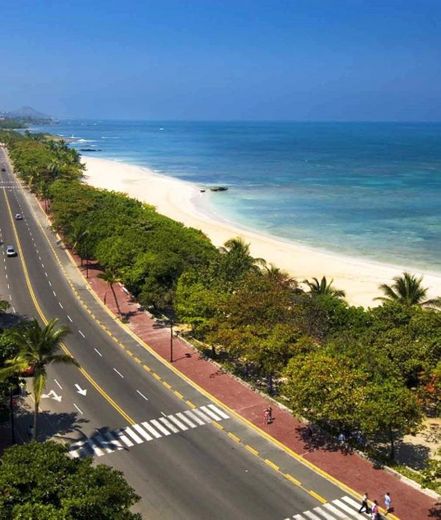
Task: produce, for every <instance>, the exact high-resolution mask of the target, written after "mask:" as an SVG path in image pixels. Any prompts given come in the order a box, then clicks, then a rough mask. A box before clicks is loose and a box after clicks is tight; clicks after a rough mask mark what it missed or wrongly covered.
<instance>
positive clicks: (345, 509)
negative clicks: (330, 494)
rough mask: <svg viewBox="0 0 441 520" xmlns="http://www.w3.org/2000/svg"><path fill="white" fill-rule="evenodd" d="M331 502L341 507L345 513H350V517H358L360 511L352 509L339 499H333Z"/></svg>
mask: <svg viewBox="0 0 441 520" xmlns="http://www.w3.org/2000/svg"><path fill="white" fill-rule="evenodd" d="M332 503H333V504H335V505H336V506H338V507H339V508H340V509H343V511H344V512H345V513H346V514H347V515H350V516H351V517H354V518H360V513H359V512H358V511H354V510H353V509H351V508H350V507H349V506H348V505H346V504H345V503H344V502H342V501H341V500H334V501H333V502H332Z"/></svg>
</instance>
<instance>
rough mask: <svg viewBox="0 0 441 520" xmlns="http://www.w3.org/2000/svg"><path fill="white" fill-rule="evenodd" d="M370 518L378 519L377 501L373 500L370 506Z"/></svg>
mask: <svg viewBox="0 0 441 520" xmlns="http://www.w3.org/2000/svg"><path fill="white" fill-rule="evenodd" d="M371 518H372V520H379V518H380V517H379V512H378V502H377V501H376V500H374V503H373V504H372V508H371Z"/></svg>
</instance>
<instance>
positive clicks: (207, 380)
mask: <svg viewBox="0 0 441 520" xmlns="http://www.w3.org/2000/svg"><path fill="white" fill-rule="evenodd" d="M99 272H100V271H98V270H97V269H96V268H94V267H92V268H90V269H89V280H88V281H89V283H90V285H91V287H92V288H93V289H94V291H95V293H96V294H97V295H98V296H99V298H100V299H101V300H102V301H104V300H105V302H106V304H107V306H108V307H109V308H110V310H111V311H112V312H113V313H115V314H116V305H115V301H114V298H113V295H112V292H111V290H110V289H109V288H108V286H107V284H106V283H105V282H104V281H103V280H101V279H99V278H97V275H98V273H99ZM114 289H115V292H116V294H117V298H118V302H119V305H120V308H121V312H123V313H130V318H129V323H128V325H129V327H130V328H131V329H132V331H133V332H135V333H136V335H138V336H139V337H140V338H141V339H142V340H144V341H145V342H146V343H147V344H148V345H149V346H150V347H152V348H153V349H154V350H155V351H156V352H157V353H159V354H160V355H161V356H162V357H163V358H164V359H167V360H168V359H169V355H170V330H169V329H167V328H158V327H157V326H156V327H154V324H155V321H154V320H153V319H152V318H151V317H150V316H149V315H148V314H146V313H144V312H140V311H139V310H138V304H137V303H135V302H132V301H130V300H131V299H130V295H128V294H127V293H126V292H125V291H124V290H123V288H122V287H121V286H120V285H115V287H114ZM173 343H174V356H173V357H174V363H173V364H174V366H175V367H176V368H177V369H178V370H180V371H181V372H182V373H183V374H185V375H186V376H187V377H189V378H190V379H191V380H193V381H194V382H195V383H197V384H198V385H200V386H201V387H203V388H204V389H206V390H207V391H208V392H210V393H211V394H212V395H213V396H215V397H216V398H217V399H219V400H220V401H222V402H223V403H225V404H226V405H227V406H229V407H230V408H232V409H233V410H235V411H236V412H237V413H239V414H240V415H242V416H243V417H244V418H246V419H248V420H249V421H251V422H252V423H254V424H255V425H256V426H257V427H259V428H261V429H262V430H264V431H266V432H267V433H269V434H270V435H271V436H272V437H274V438H275V439H276V440H278V441H279V442H281V443H283V444H284V445H285V446H287V447H288V448H290V449H291V450H292V451H294V452H296V453H297V454H299V455H301V456H302V457H303V458H304V459H305V460H306V461H309V462H311V463H313V464H314V465H316V466H317V467H319V468H320V469H321V470H323V471H325V472H327V473H329V474H330V475H331V476H332V477H334V478H336V479H338V480H339V481H340V482H343V483H344V484H346V485H347V486H349V487H351V488H352V489H354V490H355V491H357V492H358V493H363V492H364V491H368V493H369V496H370V497H372V498H377V499H378V500H379V502H380V504H381V505H382V504H383V499H382V497H383V495H384V493H385V492H386V491H389V492H390V493H391V495H392V498H393V501H394V506H395V514H396V515H397V516H398V517H400V518H401V520H423V519H425V518H432V519H434V518H441V503H436V501H435V500H434V499H432V498H430V497H429V496H427V495H425V494H424V493H422V492H420V491H419V490H416V489H414V488H412V487H411V486H409V485H407V484H406V483H404V482H402V481H400V480H399V479H398V478H397V477H396V476H394V475H392V474H390V473H388V472H386V471H384V470H381V469H375V468H374V467H373V466H372V464H371V463H370V462H369V461H367V460H365V459H364V458H362V457H360V456H359V455H357V454H349V455H345V454H343V453H342V452H341V451H332V450H326V449H322V448H313V449H309V448H308V445H307V443H306V442H305V440H303V439H302V436H301V433H300V430H301V428H302V426H304V425H302V423H300V422H299V421H298V420H296V419H295V418H294V417H293V416H292V415H291V414H290V413H289V412H287V411H285V410H283V409H281V408H280V409H279V408H277V409H276V410H275V411H274V413H273V415H274V417H275V420H274V422H273V423H272V424H271V425H264V424H263V420H262V415H263V410H264V409H265V408H266V407H267V406H268V405H269V404H270V401H269V400H267V399H265V398H264V397H263V396H261V395H260V394H258V393H257V392H254V391H253V390H251V389H250V388H249V387H248V386H247V385H245V384H243V383H241V382H240V381H238V380H237V379H236V378H234V377H232V376H231V375H229V374H227V373H224V372H222V370H220V369H219V367H217V366H216V365H215V364H214V363H211V362H209V361H207V360H205V359H203V358H201V356H200V355H199V353H198V352H197V351H196V350H195V349H193V348H192V347H190V346H188V345H187V344H186V343H185V342H184V341H182V340H180V339H179V338H175V339H174V342H173ZM271 404H272V406H273V408H275V407H274V404H273V403H271Z"/></svg>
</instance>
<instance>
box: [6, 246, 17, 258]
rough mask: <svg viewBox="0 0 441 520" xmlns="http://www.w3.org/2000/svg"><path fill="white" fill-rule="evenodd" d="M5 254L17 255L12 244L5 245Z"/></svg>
mask: <svg viewBox="0 0 441 520" xmlns="http://www.w3.org/2000/svg"><path fill="white" fill-rule="evenodd" d="M6 256H17V252H16V251H15V249H14V246H6Z"/></svg>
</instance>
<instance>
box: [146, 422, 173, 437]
mask: <svg viewBox="0 0 441 520" xmlns="http://www.w3.org/2000/svg"><path fill="white" fill-rule="evenodd" d="M150 422H151V423H152V424H153V426H154V427H155V428H157V429H158V430H159V431H160V432H161V433H162V434H164V435H170V432H169V431H168V430H167V429H165V428H164V426H162V424H161V423H160V422H159V421H158V420H157V419H152V420H151V421H150Z"/></svg>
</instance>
